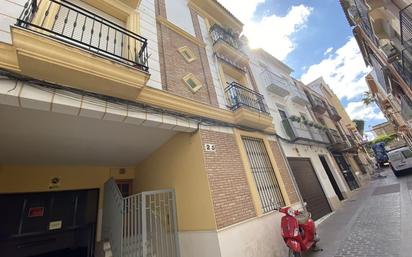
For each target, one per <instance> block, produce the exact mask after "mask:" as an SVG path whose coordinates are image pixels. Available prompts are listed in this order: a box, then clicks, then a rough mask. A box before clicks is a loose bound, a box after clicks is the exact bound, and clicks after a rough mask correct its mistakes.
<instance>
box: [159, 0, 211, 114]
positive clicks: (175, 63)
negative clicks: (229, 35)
mask: <svg viewBox="0 0 412 257" xmlns="http://www.w3.org/2000/svg"><path fill="white" fill-rule="evenodd" d="M156 12H157V15H160V16H163V17H166V7H165V3H164V0H157V1H156ZM191 12H192V16H194V15H196V14H195V13H194V12H193V11H191ZM192 20H194V21H195V22H194V24H193V25H194V28H195V33H196V37H197V38H198V39H200V40H201V41H203V39H202V38H201V33H200V27H199V24H198V20H197V19H192ZM157 30H158V42H159V43H158V44H159V57H160V70H161V75H162V85H163V89H164V90H167V91H170V92H171V93H174V94H177V95H180V96H183V97H186V98H190V99H193V100H196V101H199V102H202V103H206V104H209V105H212V106H216V107H218V102H217V96H216V92H215V89H214V86H213V80H212V74H211V71H210V68H209V63H208V60H207V56H206V50H205V48H204V47H203V46H200V45H197V44H195V43H193V42H192V41H190V40H188V39H187V38H186V37H183V36H182V35H179V34H178V33H176V32H175V31H173V30H171V29H169V28H168V27H167V26H165V25H163V24H160V23H158V24H157ZM183 46H187V47H189V48H190V49H191V50H192V51H193V53H194V54H195V56H196V60H195V61H193V62H191V63H187V62H186V60H185V59H184V58H183V56H182V55H181V54H180V53H179V52H178V49H179V48H180V47H183ZM188 73H192V74H193V75H195V77H196V78H197V79H198V80H199V81H200V82H201V83H202V85H203V86H202V88H200V89H199V90H198V91H197V92H196V93H193V92H192V91H191V90H190V89H189V88H188V87H187V86H186V84H185V83H184V82H183V80H182V78H183V77H184V76H186V75H187V74H188Z"/></svg>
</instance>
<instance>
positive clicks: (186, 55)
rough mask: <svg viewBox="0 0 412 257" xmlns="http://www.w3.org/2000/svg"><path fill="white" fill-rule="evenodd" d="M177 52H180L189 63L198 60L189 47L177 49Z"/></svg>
mask: <svg viewBox="0 0 412 257" xmlns="http://www.w3.org/2000/svg"><path fill="white" fill-rule="evenodd" d="M177 51H179V53H180V54H181V55H182V56H183V58H185V60H186V62H188V63H191V62H193V61H194V60H196V56H195V54H194V53H193V52H192V50H191V49H190V48H189V47H187V46H183V47H180V48H179V49H177Z"/></svg>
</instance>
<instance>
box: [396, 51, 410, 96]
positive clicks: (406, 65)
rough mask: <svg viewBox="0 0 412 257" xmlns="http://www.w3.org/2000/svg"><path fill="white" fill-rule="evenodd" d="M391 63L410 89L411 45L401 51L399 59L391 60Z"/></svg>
mask: <svg viewBox="0 0 412 257" xmlns="http://www.w3.org/2000/svg"><path fill="white" fill-rule="evenodd" d="M393 65H394V67H395V69H396V71H397V72H398V73H399V75H400V76H401V77H402V79H403V80H404V81H405V83H406V84H408V86H409V88H411V89H412V45H411V46H409V47H407V48H405V49H403V50H402V51H401V57H400V59H399V60H397V61H395V62H393Z"/></svg>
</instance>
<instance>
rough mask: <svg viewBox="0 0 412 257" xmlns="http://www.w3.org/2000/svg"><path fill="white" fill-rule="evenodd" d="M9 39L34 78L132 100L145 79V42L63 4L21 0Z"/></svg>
mask: <svg viewBox="0 0 412 257" xmlns="http://www.w3.org/2000/svg"><path fill="white" fill-rule="evenodd" d="M38 3H39V4H38ZM12 35H13V45H14V46H15V47H16V50H17V58H18V62H19V68H20V69H21V71H22V73H23V74H25V75H29V76H32V77H34V78H37V79H41V80H47V81H51V82H55V83H59V84H63V85H67V86H70V87H74V88H79V89H82V90H86V91H91V92H95V93H101V94H105V95H110V96H115V97H120V98H124V99H133V100H135V99H136V97H137V96H138V94H139V93H140V90H141V89H142V88H143V87H144V86H145V85H146V82H147V81H148V79H149V77H150V74H149V73H148V70H149V68H148V64H147V63H148V50H147V39H145V38H143V37H141V36H139V35H137V34H135V33H133V32H131V31H129V30H127V29H125V28H123V27H121V26H120V25H117V24H115V23H113V22H111V21H108V20H106V19H105V18H103V17H100V16H99V15H97V14H95V13H92V12H90V11H88V10H86V9H84V8H82V7H79V6H77V5H75V4H73V3H71V2H69V1H66V0H60V1H57V0H44V1H40V2H39V1H36V0H32V1H29V2H27V3H26V5H25V6H24V10H23V12H22V13H21V15H20V17H19V18H18V20H17V24H16V27H13V28H12Z"/></svg>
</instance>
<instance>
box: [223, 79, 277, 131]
mask: <svg viewBox="0 0 412 257" xmlns="http://www.w3.org/2000/svg"><path fill="white" fill-rule="evenodd" d="M225 96H226V99H227V103H228V108H229V109H230V110H232V111H234V113H235V120H236V122H237V123H239V124H241V125H244V126H252V127H256V126H257V127H261V128H267V127H270V126H271V125H272V117H271V116H270V115H269V109H268V107H267V105H266V103H265V100H264V97H263V95H261V94H259V93H258V92H255V91H253V90H251V89H249V88H247V87H244V86H242V85H240V84H239V83H237V82H232V83H230V84H228V86H227V87H226V89H225Z"/></svg>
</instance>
